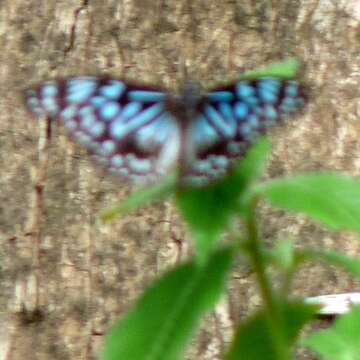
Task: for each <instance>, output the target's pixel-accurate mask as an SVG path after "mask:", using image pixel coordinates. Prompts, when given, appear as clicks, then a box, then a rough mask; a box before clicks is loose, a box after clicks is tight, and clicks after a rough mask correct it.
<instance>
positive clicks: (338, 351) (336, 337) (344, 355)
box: [303, 307, 360, 360]
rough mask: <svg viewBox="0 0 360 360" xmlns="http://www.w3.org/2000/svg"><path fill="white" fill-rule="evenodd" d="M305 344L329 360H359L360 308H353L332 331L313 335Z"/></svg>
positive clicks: (337, 322)
mask: <svg viewBox="0 0 360 360" xmlns="http://www.w3.org/2000/svg"><path fill="white" fill-rule="evenodd" d="M303 343H304V345H306V346H308V347H310V348H311V349H312V350H313V351H315V352H317V353H318V354H319V355H321V356H322V357H323V358H324V359H327V360H359V358H360V352H359V349H360V348H359V344H360V307H357V308H353V309H352V310H351V311H350V312H349V313H347V314H346V315H343V316H341V317H339V318H338V319H337V320H336V321H335V324H334V325H333V326H332V327H331V328H330V329H327V330H322V331H318V332H316V333H315V334H312V335H311V336H309V337H308V338H307V339H306V340H304V341H303Z"/></svg>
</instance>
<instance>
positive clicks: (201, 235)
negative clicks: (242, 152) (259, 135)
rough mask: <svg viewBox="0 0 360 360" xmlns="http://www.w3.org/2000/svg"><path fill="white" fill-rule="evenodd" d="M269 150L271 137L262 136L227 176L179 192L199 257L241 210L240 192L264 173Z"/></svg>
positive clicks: (177, 202)
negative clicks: (210, 183)
mask: <svg viewBox="0 0 360 360" xmlns="http://www.w3.org/2000/svg"><path fill="white" fill-rule="evenodd" d="M269 150H270V145H269V142H268V140H266V139H261V140H260V141H259V142H258V143H256V144H255V145H254V146H253V147H252V148H251V149H250V150H249V152H248V153H247V155H246V157H245V158H244V159H243V160H242V161H240V162H239V163H238V164H237V165H236V166H235V167H234V170H233V172H232V174H231V175H229V176H228V177H226V178H225V179H223V180H221V181H220V182H217V183H216V184H214V185H211V186H208V187H205V188H183V189H179V190H178V191H177V192H176V198H175V199H176V204H177V207H178V209H179V211H180V212H181V214H182V216H183V218H184V219H185V221H186V223H187V224H188V226H189V228H190V230H191V233H192V237H193V239H194V242H195V248H196V250H197V256H198V258H199V259H200V261H202V260H204V259H206V257H207V256H208V254H210V253H211V250H212V249H213V246H214V242H215V241H216V239H218V237H219V235H220V234H221V232H222V231H224V229H225V227H226V226H227V224H228V222H229V219H230V218H231V216H232V215H233V214H234V213H236V212H237V213H238V212H239V201H240V198H241V194H242V193H244V192H245V191H246V190H247V188H248V187H249V186H250V184H251V183H252V182H253V181H254V180H256V179H257V178H258V177H259V176H260V175H261V174H262V172H263V169H264V166H265V163H266V157H267V154H268V152H269Z"/></svg>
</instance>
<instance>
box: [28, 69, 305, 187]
mask: <svg viewBox="0 0 360 360" xmlns="http://www.w3.org/2000/svg"><path fill="white" fill-rule="evenodd" d="M25 101H26V105H27V107H28V109H29V110H30V112H31V113H32V114H34V115H36V116H47V117H49V118H50V119H54V120H56V121H57V122H58V123H59V124H61V125H62V126H63V127H64V128H65V130H66V132H67V133H68V135H69V136H70V138H71V139H72V140H73V141H74V142H76V143H78V144H80V145H81V146H83V147H84V148H85V149H87V151H88V152H89V154H90V156H91V158H92V159H93V160H94V161H95V162H96V163H97V164H98V165H100V166H101V167H104V168H105V169H106V170H107V171H108V172H109V173H111V174H114V175H118V176H120V177H122V178H124V179H127V180H129V181H131V182H134V183H141V184H149V183H154V182H156V181H157V180H159V179H161V178H163V177H165V176H166V175H167V174H169V173H170V172H171V171H172V170H177V172H178V176H179V182H180V183H181V184H183V185H186V186H195V187H196V186H206V185H208V184H210V183H212V182H214V181H216V180H218V179H221V178H222V177H224V176H225V175H226V174H227V173H229V172H230V171H231V169H232V167H233V164H234V162H235V161H236V160H238V159H239V158H241V157H243V156H244V154H245V153H246V151H247V150H248V149H249V147H250V146H251V144H252V143H253V142H254V141H255V140H256V138H257V137H258V136H259V135H261V134H264V133H266V132H267V130H268V129H269V128H271V127H273V126H274V125H275V124H277V123H280V122H282V121H283V120H285V119H286V118H287V117H289V116H290V115H293V114H295V113H297V112H299V110H300V109H301V108H303V106H304V105H305V103H306V95H305V91H304V89H303V87H302V86H301V85H300V84H299V83H298V82H297V81H295V80H284V79H280V78H276V77H260V78H257V79H253V80H239V81H237V82H234V83H231V84H228V85H224V86H219V87H217V88H215V89H211V90H209V91H207V92H203V91H202V89H201V88H200V86H199V85H198V84H197V83H195V82H191V81H188V82H186V83H185V84H184V86H183V88H182V91H181V92H180V93H179V94H172V93H169V92H167V91H163V90H161V89H159V88H156V87H150V86H144V85H137V84H134V83H131V82H126V81H123V80H118V79H114V78H110V77H105V76H104V77H96V76H79V77H71V78H68V79H61V80H52V81H46V82H44V83H42V84H40V85H37V86H34V87H33V88H30V89H27V90H26V91H25Z"/></svg>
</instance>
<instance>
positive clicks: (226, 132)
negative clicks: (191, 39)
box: [182, 78, 306, 186]
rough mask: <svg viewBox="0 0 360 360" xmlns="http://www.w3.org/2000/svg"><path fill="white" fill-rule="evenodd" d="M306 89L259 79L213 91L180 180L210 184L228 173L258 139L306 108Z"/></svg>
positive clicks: (193, 131) (195, 129)
mask: <svg viewBox="0 0 360 360" xmlns="http://www.w3.org/2000/svg"><path fill="white" fill-rule="evenodd" d="M305 102H306V95H305V93H304V90H303V88H302V87H301V86H300V85H299V84H298V83H297V82H296V81H294V80H280V79H276V78H260V79H257V80H253V81H238V82H236V83H234V84H232V85H228V86H223V87H220V88H217V89H214V90H212V91H210V92H209V93H208V94H207V95H206V96H205V98H204V99H203V101H202V102H201V104H200V106H199V113H198V115H197V117H196V119H195V121H194V123H193V125H192V129H191V131H190V135H189V137H188V141H189V143H190V144H189V147H191V148H192V149H194V150H193V156H192V159H190V160H189V161H188V163H187V164H186V166H184V171H183V175H182V180H183V182H184V183H185V184H189V185H199V186H201V185H206V184H208V183H209V182H211V181H213V180H216V179H218V178H220V177H222V176H224V175H225V174H226V173H228V172H229V171H230V170H231V168H232V165H233V162H234V160H236V159H239V158H241V157H242V156H243V155H244V154H245V152H246V150H247V149H248V148H249V147H250V145H251V144H252V143H253V142H254V141H255V139H256V138H257V137H258V136H259V135H262V134H264V133H266V131H267V130H268V129H269V128H271V127H272V126H273V125H275V124H276V123H278V122H280V121H283V120H286V118H287V117H289V116H290V115H293V114H295V113H297V112H298V111H299V110H300V109H301V108H302V107H303V106H304V104H305Z"/></svg>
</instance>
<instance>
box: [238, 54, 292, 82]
mask: <svg viewBox="0 0 360 360" xmlns="http://www.w3.org/2000/svg"><path fill="white" fill-rule="evenodd" d="M298 68H299V64H298V61H297V60H295V59H287V60H285V61H282V62H278V63H273V64H270V65H269V66H267V67H265V68H262V69H257V70H253V71H248V72H246V73H245V74H243V75H242V76H241V77H240V80H254V79H257V78H259V77H276V78H280V79H292V78H294V77H295V76H296V74H297V72H298Z"/></svg>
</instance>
